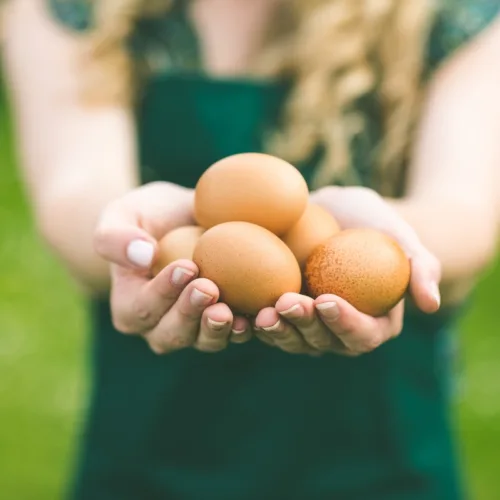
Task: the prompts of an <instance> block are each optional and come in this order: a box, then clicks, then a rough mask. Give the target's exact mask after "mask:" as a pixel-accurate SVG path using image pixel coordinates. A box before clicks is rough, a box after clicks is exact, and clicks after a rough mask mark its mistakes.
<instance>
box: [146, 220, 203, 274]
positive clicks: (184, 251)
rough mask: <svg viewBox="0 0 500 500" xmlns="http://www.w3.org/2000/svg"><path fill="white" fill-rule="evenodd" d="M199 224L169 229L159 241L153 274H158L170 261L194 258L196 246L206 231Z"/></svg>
mask: <svg viewBox="0 0 500 500" xmlns="http://www.w3.org/2000/svg"><path fill="white" fill-rule="evenodd" d="M204 231H205V230H204V229H203V228H201V227H199V226H183V227H179V228H176V229H173V230H172V231H169V232H168V233H167V234H166V235H165V236H164V237H163V238H162V239H161V240H160V241H159V242H158V251H157V254H156V257H155V261H154V263H153V275H155V276H156V275H157V274H158V273H159V272H160V271H161V270H162V269H164V268H165V267H167V266H168V265H169V264H170V263H172V262H174V261H176V260H179V259H189V260H192V259H193V252H194V247H195V246H196V244H197V243H198V239H199V238H200V236H201V235H202V234H203V233H204Z"/></svg>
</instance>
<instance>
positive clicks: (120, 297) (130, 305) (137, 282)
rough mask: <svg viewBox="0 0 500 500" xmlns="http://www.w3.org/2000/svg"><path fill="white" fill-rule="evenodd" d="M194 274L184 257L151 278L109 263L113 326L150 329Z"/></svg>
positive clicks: (195, 270) (126, 330)
mask: <svg viewBox="0 0 500 500" xmlns="http://www.w3.org/2000/svg"><path fill="white" fill-rule="evenodd" d="M197 275H198V268H197V266H196V265H195V264H194V263H193V262H191V261H189V260H185V259H182V260H178V261H176V262H172V263H171V264H170V265H168V266H167V267H166V268H165V269H163V270H162V271H161V272H160V273H159V274H158V275H157V276H156V277H155V278H153V279H151V280H148V279H146V278H145V277H144V276H141V275H138V274H137V273H136V272H135V271H131V270H129V269H126V268H123V267H119V266H113V271H112V277H113V287H112V292H111V308H112V311H113V320H114V322H115V326H117V327H118V330H119V331H121V332H123V333H140V332H144V331H146V330H150V329H152V328H153V327H154V326H155V325H156V324H157V323H158V322H159V321H160V319H161V318H162V316H163V315H164V314H165V313H166V312H167V311H168V310H169V309H170V308H171V307H172V306H173V304H174V303H175V302H176V301H177V299H178V298H179V296H180V294H181V292H182V290H183V289H184V288H185V286H186V285H187V284H188V283H189V282H190V281H192V280H193V279H194V278H195V277H196V276H197Z"/></svg>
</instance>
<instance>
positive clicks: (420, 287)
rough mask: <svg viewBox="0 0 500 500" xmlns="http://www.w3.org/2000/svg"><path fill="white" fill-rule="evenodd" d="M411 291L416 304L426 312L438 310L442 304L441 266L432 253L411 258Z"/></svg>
mask: <svg viewBox="0 0 500 500" xmlns="http://www.w3.org/2000/svg"><path fill="white" fill-rule="evenodd" d="M410 262H411V281H410V292H411V296H412V298H413V300H414V302H415V304H416V305H417V306H418V307H419V308H420V309H421V310H422V311H423V312H426V313H429V314H430V313H434V312H436V311H437V310H438V309H439V307H440V305H441V294H440V291H439V281H440V278H441V266H440V264H439V262H438V260H437V259H435V258H434V257H433V256H432V255H426V254H425V253H422V254H420V255H417V256H415V257H413V258H412V259H411V260H410Z"/></svg>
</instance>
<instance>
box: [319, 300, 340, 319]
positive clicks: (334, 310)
mask: <svg viewBox="0 0 500 500" xmlns="http://www.w3.org/2000/svg"><path fill="white" fill-rule="evenodd" d="M316 309H317V310H318V311H319V313H320V314H321V316H324V317H325V318H328V319H331V320H336V319H337V318H338V317H339V315H340V311H339V306H338V305H337V303H336V302H323V303H322V304H317V305H316Z"/></svg>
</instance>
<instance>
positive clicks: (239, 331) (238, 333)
mask: <svg viewBox="0 0 500 500" xmlns="http://www.w3.org/2000/svg"><path fill="white" fill-rule="evenodd" d="M245 332H246V330H234V329H233V330H231V333H233V334H234V335H243V334H244V333H245Z"/></svg>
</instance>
